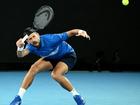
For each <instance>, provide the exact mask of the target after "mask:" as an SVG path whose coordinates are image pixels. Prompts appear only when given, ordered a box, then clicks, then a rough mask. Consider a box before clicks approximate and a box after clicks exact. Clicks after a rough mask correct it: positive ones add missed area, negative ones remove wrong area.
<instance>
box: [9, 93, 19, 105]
mask: <svg viewBox="0 0 140 105" xmlns="http://www.w3.org/2000/svg"><path fill="white" fill-rule="evenodd" d="M20 104H21V98H20V96H18V95H17V96H16V97H15V98H14V100H13V101H12V102H11V103H10V105H20Z"/></svg>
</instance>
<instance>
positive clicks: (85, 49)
mask: <svg viewBox="0 0 140 105" xmlns="http://www.w3.org/2000/svg"><path fill="white" fill-rule="evenodd" d="M0 2H1V3H0V9H1V15H0V20H1V22H0V34H1V38H0V49H1V51H0V68H1V69H5V68H6V69H7V68H8V69H9V68H10V67H11V66H12V69H14V68H16V67H18V66H19V65H26V64H28V63H33V62H34V61H35V60H37V59H38V58H37V57H35V56H31V55H29V57H25V58H23V59H19V58H17V57H16V45H15V42H16V40H17V39H18V38H20V35H21V34H22V32H23V30H24V29H25V28H26V27H28V26H31V24H32V21H33V17H34V13H35V12H36V10H37V9H38V8H39V7H40V6H41V5H44V4H47V5H50V6H52V8H53V9H54V12H55V17H54V19H53V20H52V22H51V23H50V24H49V26H48V27H47V28H45V30H43V31H40V33H41V34H44V33H57V32H64V31H67V30H70V29H74V28H81V29H84V30H86V31H87V32H88V34H89V35H90V36H91V41H88V40H87V39H83V38H79V37H73V38H71V39H70V40H68V42H69V43H70V44H71V45H72V46H73V47H74V48H75V50H76V52H77V55H78V58H79V59H78V62H77V66H76V67H77V68H76V69H96V68H95V62H96V60H97V56H98V54H100V53H98V52H101V54H102V55H103V59H102V65H104V66H106V67H108V65H112V64H113V63H112V62H113V61H112V59H113V52H114V51H116V50H117V51H118V56H119V60H118V62H117V64H119V65H121V66H120V67H126V68H128V69H129V67H128V66H130V65H132V67H134V68H136V67H137V69H139V64H140V60H139V59H140V48H139V45H140V41H139V39H140V34H139V32H140V31H139V19H138V16H137V15H138V13H139V8H138V6H139V5H138V3H137V1H136V0H135V1H134V0H130V4H129V5H128V6H123V5H122V3H121V0H11V1H6V0H2V1H0ZM107 69H109V68H107Z"/></svg>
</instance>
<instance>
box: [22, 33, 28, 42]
mask: <svg viewBox="0 0 140 105" xmlns="http://www.w3.org/2000/svg"><path fill="white" fill-rule="evenodd" d="M27 38H28V35H27V34H26V35H25V36H24V37H23V38H22V42H24V41H25V40H26V39H27Z"/></svg>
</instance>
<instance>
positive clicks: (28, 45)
mask: <svg viewBox="0 0 140 105" xmlns="http://www.w3.org/2000/svg"><path fill="white" fill-rule="evenodd" d="M25 49H28V50H29V51H30V52H33V47H32V45H31V44H27V45H26V46H25Z"/></svg>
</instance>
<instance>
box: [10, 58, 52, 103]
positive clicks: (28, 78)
mask: <svg viewBox="0 0 140 105" xmlns="http://www.w3.org/2000/svg"><path fill="white" fill-rule="evenodd" d="M52 67H53V66H52V64H51V63H50V62H49V61H45V60H43V58H40V59H39V60H38V61H36V62H35V63H34V64H33V65H32V66H31V67H30V69H29V71H28V72H27V74H26V75H25V77H24V80H23V82H22V84H21V87H20V89H19V92H18V95H17V96H16V97H15V99H14V100H13V101H12V102H11V103H10V105H20V104H21V99H22V97H23V95H24V93H25V92H26V90H27V89H28V87H29V86H30V85H31V83H32V81H33V79H34V77H35V75H36V74H37V73H38V72H40V71H43V70H49V69H51V68H52Z"/></svg>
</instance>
